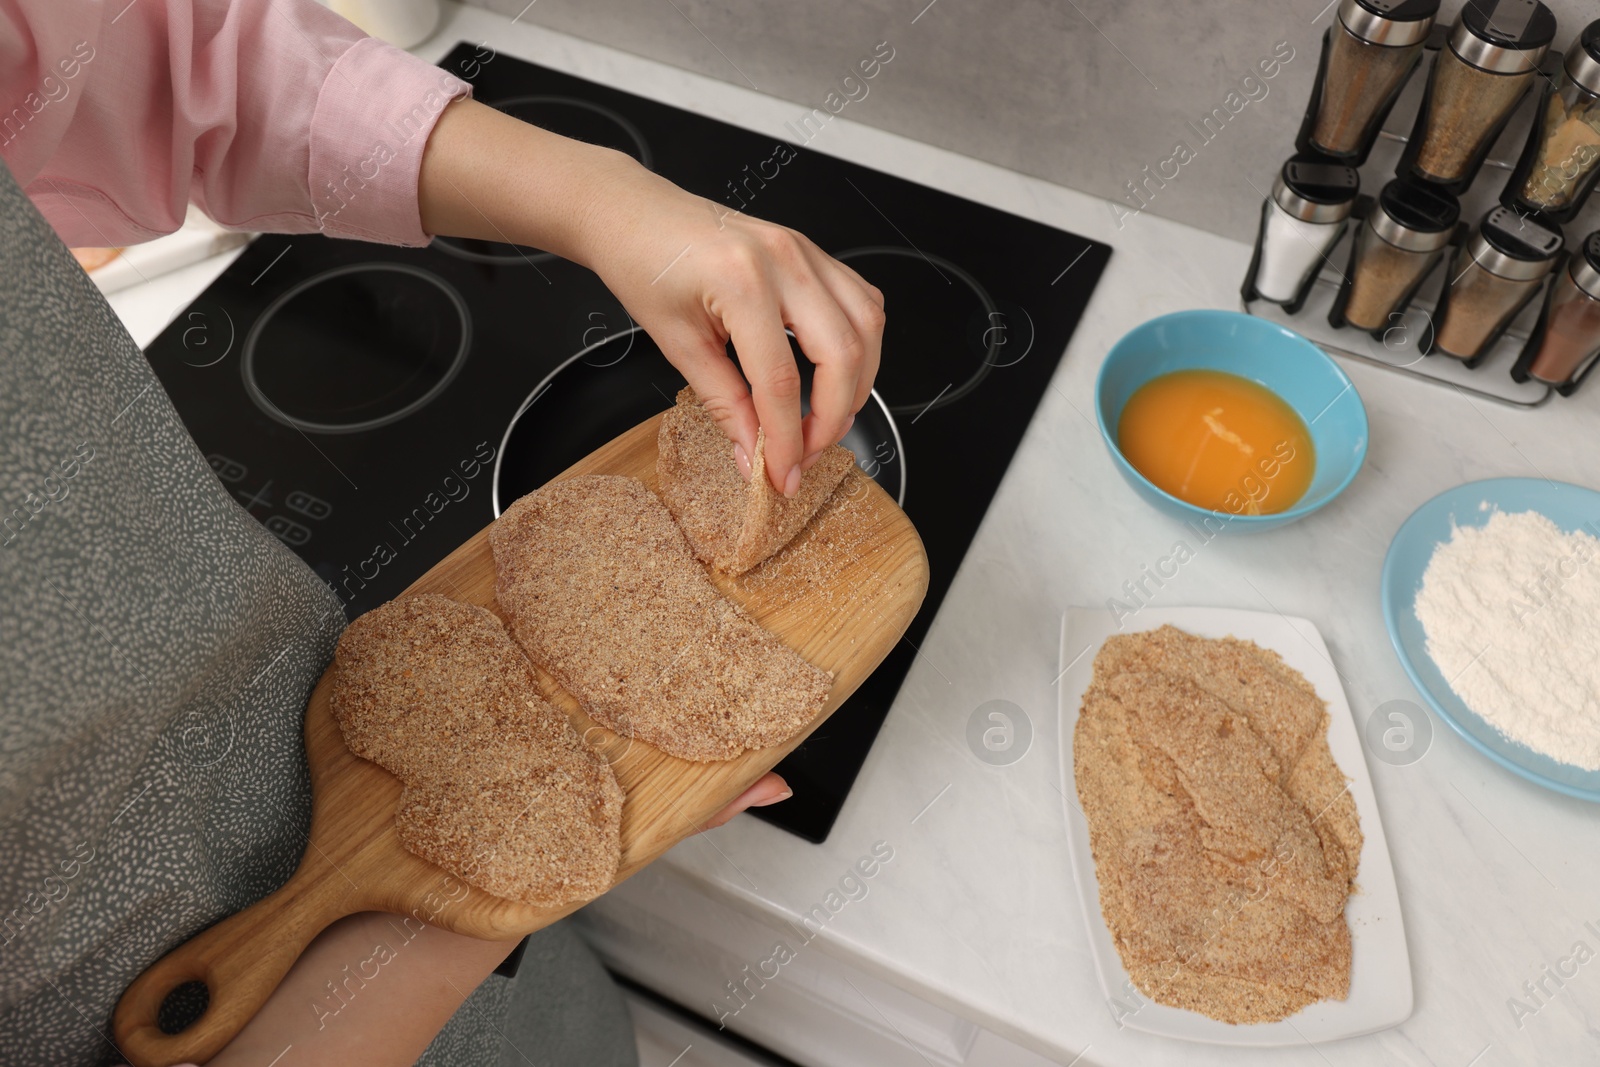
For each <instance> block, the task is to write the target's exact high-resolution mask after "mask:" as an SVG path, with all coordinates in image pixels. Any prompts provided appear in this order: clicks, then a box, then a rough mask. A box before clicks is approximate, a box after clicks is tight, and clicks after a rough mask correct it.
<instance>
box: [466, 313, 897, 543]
mask: <svg viewBox="0 0 1600 1067" xmlns="http://www.w3.org/2000/svg"><path fill="white" fill-rule="evenodd" d="M784 332H785V333H786V334H788V335H789V342H790V344H791V345H795V340H794V331H793V330H785V331H784ZM641 336H642V337H644V338H645V340H646V342H647V347H649V344H648V343H649V338H650V335H649V334H648V333H646V332H645V329H644V327H642V326H634V327H632V328H630V329H627V330H622V331H620V332H618V333H614V334H612V335H611V336H610V337H607V338H604V339H602V340H600V341H596V342H595V343H594V344H591V345H588V346H586V347H584V348H581V349H579V350H578V351H577V352H575V353H573V354H572V355H571V356H569V357H567V358H566V359H564V360H562V361H561V364H560V365H559V366H557V367H556V368H555V369H554V370H552V371H551V372H550V373H549V374H547V375H545V376H544V378H543V379H542V380H541V381H540V382H539V384H538V385H536V386H534V388H533V391H532V392H530V393H529V394H528V397H527V399H526V400H524V401H523V402H522V403H521V404H519V405H518V406H517V411H516V414H514V415H512V416H511V421H510V422H508V423H507V424H506V430H505V433H504V434H502V435H501V436H500V447H499V449H498V450H496V452H495V457H494V470H493V472H492V478H493V480H492V481H491V482H490V484H489V503H490V507H491V508H492V509H493V511H494V518H497V519H498V518H499V517H500V513H501V511H502V510H503V507H502V504H501V501H500V486H501V468H502V466H503V464H504V463H505V458H506V456H507V455H508V454H509V453H510V450H511V439H512V437H513V435H515V434H516V432H517V427H518V425H519V424H520V423H521V421H522V417H523V416H524V415H526V414H527V413H528V410H529V409H530V408H532V407H533V405H534V404H535V403H537V402H538V400H539V398H540V397H542V396H544V395H545V393H546V392H547V391H548V390H549V389H550V386H551V384H552V383H554V382H555V381H556V380H557V379H558V378H559V377H560V376H561V374H562V372H563V371H566V370H567V369H568V368H571V367H573V366H574V365H575V364H580V363H581V364H582V365H583V366H584V367H585V368H587V369H588V370H590V371H598V370H605V369H607V368H611V367H614V366H616V365H617V364H619V363H621V362H622V359H623V357H625V356H627V355H628V354H629V353H631V352H632V351H633V349H634V347H635V342H636V341H637V340H638V339H639V338H640V337H641ZM623 338H627V339H628V345H627V348H625V349H624V350H623V355H622V356H619V357H616V358H614V359H610V360H606V361H604V362H598V363H597V362H592V361H591V360H590V359H589V357H590V356H591V355H592V354H594V353H595V352H596V351H598V350H599V349H601V348H604V347H605V346H606V345H609V344H612V343H613V342H616V341H620V340H621V339H623ZM662 358H663V359H664V358H665V357H662ZM680 377H681V375H680ZM658 391H659V387H658ZM662 396H663V397H664V404H663V407H662V408H661V409H659V410H664V409H665V408H666V407H670V406H671V405H672V402H673V397H672V396H669V395H667V394H665V393H663V394H662ZM874 408H875V410H874ZM640 421H643V420H640ZM632 425H637V423H633V424H632ZM874 435H877V436H881V438H882V440H881V442H880V444H878V445H873V446H872V451H871V453H870V454H868V453H866V451H865V449H863V448H862V447H861V443H862V442H864V441H868V440H869V438H870V437H871V436H874ZM852 436H856V437H859V438H860V441H857V442H855V445H856V451H857V460H856V469H858V470H860V471H861V473H863V474H865V475H866V476H867V477H869V478H871V479H872V480H873V481H876V482H878V483H879V484H880V485H883V486H884V489H885V491H887V492H888V493H889V494H890V495H891V496H893V497H894V498H895V503H896V504H898V505H900V506H901V507H904V506H905V502H906V474H907V468H906V459H905V444H904V442H903V441H902V440H901V437H900V426H899V423H897V422H896V421H895V417H894V414H893V413H892V411H891V410H890V408H889V405H888V404H886V403H884V400H883V397H881V396H879V395H878V391H877V390H876V389H874V390H872V392H871V394H870V398H869V401H868V406H867V407H864V408H862V411H861V413H860V414H858V415H857V418H856V422H855V423H854V424H853V425H852V426H851V427H850V431H849V433H847V434H846V435H845V441H844V442H841V443H844V444H846V446H847V447H849V443H850V439H851V437H852ZM576 458H577V459H581V458H582V457H581V456H580V457H576ZM864 459H865V460H867V461H870V462H871V463H872V464H873V469H872V470H870V471H869V470H868V469H867V468H866V467H863V466H862V465H861V464H862V462H863V460H864ZM574 462H576V459H575V460H574ZM889 468H894V471H893V473H894V480H893V481H892V482H888V483H885V481H884V480H883V479H880V478H879V477H878V471H879V470H888V469H889ZM506 503H510V501H507V502H506Z"/></svg>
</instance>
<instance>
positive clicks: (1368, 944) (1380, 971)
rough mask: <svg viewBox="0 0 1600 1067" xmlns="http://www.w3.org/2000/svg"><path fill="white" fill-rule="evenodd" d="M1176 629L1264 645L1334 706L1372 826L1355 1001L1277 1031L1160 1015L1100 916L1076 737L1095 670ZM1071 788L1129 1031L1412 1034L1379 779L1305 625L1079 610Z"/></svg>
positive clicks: (1073, 816) (1098, 953)
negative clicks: (1104, 652) (1145, 639)
mask: <svg viewBox="0 0 1600 1067" xmlns="http://www.w3.org/2000/svg"><path fill="white" fill-rule="evenodd" d="M1168 623H1170V624H1171V625H1173V626H1176V627H1177V628H1179V629H1180V630H1186V631H1188V632H1189V633H1191V634H1195V635H1197V636H1199V637H1237V638H1241V639H1243V640H1246V641H1254V642H1255V643H1256V644H1257V645H1260V646H1261V647H1262V648H1270V649H1271V650H1272V651H1274V652H1276V653H1278V655H1280V656H1282V657H1283V659H1284V662H1285V663H1287V664H1288V665H1289V666H1291V667H1293V668H1294V669H1295V670H1297V671H1299V672H1300V673H1301V674H1303V675H1305V677H1306V680H1307V681H1309V682H1310V683H1311V684H1312V685H1314V686H1315V687H1316V690H1317V695H1318V696H1320V697H1321V698H1322V699H1323V700H1326V701H1327V702H1328V716H1329V722H1328V747H1329V749H1331V750H1332V752H1333V758H1334V762H1336V763H1338V765H1339V769H1340V770H1341V771H1343V772H1344V774H1345V776H1346V777H1347V778H1349V779H1351V782H1350V795H1351V796H1352V797H1354V798H1355V802H1356V810H1357V812H1358V813H1359V814H1360V816H1361V832H1362V834H1363V835H1364V841H1363V844H1362V847H1361V866H1360V869H1359V871H1358V872H1357V874H1356V887H1357V888H1356V891H1355V893H1354V894H1352V896H1351V897H1350V901H1349V903H1348V904H1347V905H1345V918H1346V920H1347V921H1348V922H1349V923H1350V938H1351V952H1352V958H1351V965H1350V995H1349V997H1348V998H1347V999H1345V1000H1342V1001H1334V1000H1324V1001H1319V1002H1318V1003H1316V1004H1312V1005H1309V1006H1308V1007H1305V1008H1302V1009H1301V1010H1300V1011H1298V1012H1296V1013H1295V1014H1294V1015H1291V1016H1289V1017H1288V1018H1287V1019H1283V1020H1281V1021H1279V1022H1275V1023H1256V1024H1248V1025H1233V1024H1230V1023H1223V1022H1218V1021H1216V1020H1215V1019H1209V1018H1207V1017H1205V1016H1204V1015H1201V1014H1199V1013H1198V1012H1192V1011H1186V1010H1184V1009H1182V1008H1170V1007H1167V1006H1166V1005H1164V1004H1157V1003H1155V1002H1153V1001H1151V1000H1150V999H1149V998H1147V997H1145V996H1144V995H1143V994H1141V993H1139V992H1138V991H1137V989H1136V988H1135V987H1134V986H1133V983H1132V980H1131V979H1130V978H1129V977H1128V972H1127V971H1126V970H1124V969H1123V966H1122V960H1121V958H1120V957H1119V956H1118V954H1117V949H1116V945H1115V944H1114V943H1113V942H1112V940H1111V931H1110V930H1109V929H1107V927H1106V923H1105V918H1104V917H1103V916H1102V915H1101V912H1100V884H1099V882H1097V881H1096V880H1095V875H1094V856H1093V855H1092V854H1091V853H1090V851H1089V826H1088V823H1087V822H1086V821H1085V820H1084V816H1083V811H1082V809H1081V808H1079V806H1078V793H1077V787H1076V784H1075V781H1074V778H1073V763H1072V735H1073V728H1074V727H1075V726H1076V725H1077V722H1078V709H1079V707H1080V706H1081V704H1082V701H1083V694H1084V691H1085V690H1087V689H1088V688H1089V680H1090V678H1091V677H1092V676H1093V674H1094V659H1095V656H1096V655H1097V654H1098V653H1099V651H1100V646H1101V644H1102V643H1103V642H1104V641H1105V639H1106V638H1107V637H1109V636H1111V635H1112V634H1115V633H1119V632H1121V633H1136V632H1142V631H1145V630H1154V629H1158V628H1159V627H1161V626H1163V625H1165V624H1168ZM1061 667H1062V670H1063V673H1062V675H1061V682H1060V684H1061V781H1062V784H1063V794H1064V795H1065V796H1066V799H1067V804H1066V807H1067V813H1066V814H1067V847H1068V849H1069V851H1070V852H1071V854H1072V872H1073V875H1074V880H1075V881H1076V882H1077V883H1078V900H1079V903H1080V904H1082V905H1083V920H1084V922H1085V923H1086V924H1087V926H1088V930H1089V947H1090V949H1091V951H1092V952H1093V955H1094V963H1095V970H1096V971H1098V972H1099V975H1100V987H1101V989H1102V990H1103V991H1104V992H1105V996H1106V1002H1107V1005H1108V1007H1109V1008H1110V1010H1111V1012H1112V1015H1113V1016H1114V1017H1115V1018H1116V1019H1117V1022H1118V1026H1119V1027H1121V1026H1126V1027H1129V1028H1131V1029H1134V1030H1143V1031H1145V1032H1146V1033H1152V1034H1160V1035H1162V1036H1164V1037H1176V1038H1181V1039H1183V1040H1185V1041H1202V1042H1206V1043H1208V1044H1215V1045H1261V1046H1269V1045H1302V1044H1307V1043H1313V1042H1318V1041H1334V1040H1337V1039H1339V1038H1345V1037H1355V1036H1356V1035H1358V1034H1370V1033H1372V1032H1373V1031H1375V1030H1384V1029H1387V1028H1388V1027H1391V1026H1396V1025H1398V1024H1400V1023H1402V1022H1404V1021H1405V1020H1406V1019H1407V1018H1409V1017H1410V1015H1411V1003H1412V995H1411V959H1410V955H1409V954H1408V953H1407V951H1406V934H1405V927H1404V925H1403V924H1402V922H1401V918H1400V897H1399V894H1398V893H1397V891H1396V889H1395V884H1394V868H1393V866H1391V865H1390V863H1389V845H1388V842H1387V841H1386V840H1385V839H1384V836H1383V823H1382V821H1381V820H1380V819H1379V818H1378V803H1377V800H1376V798H1375V797H1374V796H1373V795H1372V779H1371V778H1370V777H1369V776H1368V774H1367V761H1366V758H1365V755H1364V753H1363V752H1362V751H1361V738H1360V735H1359V734H1358V733H1357V730H1356V724H1355V722H1354V720H1353V719H1352V718H1351V717H1350V704H1349V701H1347V700H1346V699H1345V695H1344V689H1343V687H1342V686H1340V684H1339V675H1338V672H1337V671H1335V670H1334V667H1333V660H1332V658H1331V657H1329V655H1328V646H1327V645H1326V644H1324V643H1323V640H1322V635H1321V634H1320V633H1318V632H1317V628H1316V627H1315V626H1313V625H1312V624H1311V623H1310V622H1309V621H1308V620H1306V619H1292V618H1289V617H1287V616H1283V615H1277V614H1269V613H1266V612H1259V611H1238V610H1234V609H1229V608H1165V609H1161V608H1145V609H1143V610H1141V611H1140V612H1139V613H1138V615H1137V616H1135V617H1134V618H1131V619H1124V620H1123V624H1122V627H1121V629H1120V630H1119V629H1118V626H1117V624H1116V622H1115V620H1113V618H1112V616H1111V613H1110V612H1109V611H1108V610H1107V609H1105V608H1068V609H1067V612H1066V615H1065V616H1064V617H1063V619H1062V620H1061Z"/></svg>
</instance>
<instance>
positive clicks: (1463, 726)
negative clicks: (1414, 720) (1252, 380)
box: [1383, 478, 1600, 801]
mask: <svg viewBox="0 0 1600 1067" xmlns="http://www.w3.org/2000/svg"><path fill="white" fill-rule="evenodd" d="M1484 504H1487V505H1488V507H1484V506H1483V505H1484ZM1495 511H1507V512H1516V511H1537V512H1539V513H1541V514H1542V515H1544V516H1546V517H1547V518H1549V519H1550V521H1551V522H1553V523H1555V524H1556V525H1557V526H1559V527H1561V529H1563V530H1565V531H1567V532H1568V533H1571V532H1572V531H1574V530H1577V529H1580V528H1583V527H1587V529H1586V530H1585V532H1586V533H1589V534H1591V535H1592V534H1593V533H1594V531H1595V530H1596V529H1600V493H1597V492H1595V491H1594V490H1592V489H1585V488H1583V487H1582V486H1577V485H1568V484H1566V483H1565V482H1547V481H1544V480H1543V479H1540V478H1490V479H1488V480H1486V481H1481V482H1468V483H1467V484H1465V485H1458V486H1456V487H1455V488H1454V489H1451V490H1448V491H1446V492H1443V493H1440V494H1439V495H1438V496H1436V497H1434V498H1433V499H1432V500H1430V501H1428V502H1427V503H1426V504H1424V505H1422V506H1421V507H1420V508H1418V509H1417V510H1416V511H1415V512H1413V513H1412V515H1411V517H1410V518H1409V519H1407V520H1406V521H1405V523H1404V524H1403V525H1402V526H1401V527H1400V530H1399V532H1398V533H1396V534H1395V535H1394V540H1393V541H1392V542H1390V544H1389V554H1388V555H1387V556H1386V557H1385V558H1384V561H1383V618H1384V622H1385V623H1387V624H1388V627H1389V639H1390V640H1391V641H1393V642H1394V650H1395V652H1396V653H1397V654H1398V655H1399V656H1400V665H1401V666H1403V667H1404V668H1405V669H1406V673H1407V674H1408V675H1410V676H1411V680H1412V682H1414V683H1415V684H1416V687H1417V689H1418V690H1420V691H1421V693H1422V695H1423V697H1425V698H1426V699H1427V701H1428V704H1429V705H1430V706H1431V707H1432V708H1433V710H1434V711H1436V712H1438V713H1439V717H1440V718H1442V719H1444V721H1445V722H1447V723H1449V724H1450V726H1451V727H1452V728H1453V729H1454V730H1455V731H1456V733H1458V734H1460V735H1461V736H1462V737H1464V738H1466V739H1467V743H1468V744H1470V745H1471V746H1472V747H1473V748H1475V749H1477V750H1478V751H1479V752H1482V753H1483V754H1484V755H1486V756H1488V757H1489V758H1490V759H1492V760H1494V761H1495V762H1496V763H1498V764H1500V766H1502V767H1505V768H1506V769H1508V770H1510V771H1512V772H1514V773H1516V774H1520V775H1522V777H1524V778H1526V779H1528V781H1530V782H1537V783H1538V784H1540V785H1542V786H1544V787H1545V788H1547V789H1554V790H1555V791H1556V792H1558V793H1566V794H1567V795H1568V796H1574V797H1580V798H1582V799H1584V800H1595V801H1600V771H1585V770H1582V769H1580V768H1578V767H1574V766H1573V765H1572V764H1570V763H1560V762H1557V761H1556V760H1553V759H1551V758H1550V757H1549V756H1545V755H1542V754H1540V753H1538V752H1535V751H1534V750H1533V749H1531V748H1529V747H1528V746H1526V745H1522V744H1518V743H1517V742H1515V741H1511V740H1509V739H1507V738H1506V737H1505V735H1503V734H1501V733H1500V731H1499V730H1496V729H1495V728H1494V727H1493V726H1491V725H1489V724H1488V723H1487V722H1485V721H1484V720H1483V719H1482V717H1480V716H1479V715H1477V714H1476V713H1475V712H1473V711H1472V710H1471V709H1470V708H1468V707H1467V706H1466V704H1464V703H1463V702H1462V700H1461V698H1460V697H1458V696H1456V694H1455V691H1454V690H1453V689H1451V688H1450V683H1449V682H1448V681H1447V680H1446V679H1445V677H1444V675H1443V674H1441V673H1440V671H1439V668H1438V666H1437V665H1436V664H1435V663H1434V662H1433V659H1432V658H1431V657H1430V656H1429V655H1428V643H1427V639H1426V638H1425V637H1424V636H1423V633H1422V624H1421V623H1420V622H1418V621H1417V613H1416V601H1417V593H1418V592H1419V591H1421V589H1422V575H1423V572H1424V571H1426V570H1427V569H1428V561H1429V560H1430V559H1431V558H1433V550H1434V547H1435V546H1436V545H1438V544H1439V543H1441V542H1443V541H1448V540H1449V539H1450V531H1451V529H1452V528H1453V527H1454V526H1482V525H1483V524H1484V523H1486V522H1488V521H1489V516H1490V515H1491V514H1493V512H1495Z"/></svg>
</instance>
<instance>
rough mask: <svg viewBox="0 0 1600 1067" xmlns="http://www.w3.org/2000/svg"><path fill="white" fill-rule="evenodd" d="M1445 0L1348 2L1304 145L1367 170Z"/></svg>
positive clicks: (1333, 33) (1328, 44) (1326, 45)
mask: <svg viewBox="0 0 1600 1067" xmlns="http://www.w3.org/2000/svg"><path fill="white" fill-rule="evenodd" d="M1438 11H1439V0H1340V3H1339V10H1338V14H1337V17H1336V19H1335V21H1334V24H1333V26H1332V27H1330V28H1329V29H1328V31H1327V32H1326V33H1324V34H1323V38H1322V59H1321V61H1320V64H1319V65H1318V67H1317V78H1316V81H1315V82H1314V83H1313V86H1312V90H1311V101H1310V104H1309V105H1308V106H1307V108H1306V117H1305V121H1304V122H1303V123H1302V124H1301V128H1300V135H1299V137H1298V138H1297V142H1296V144H1297V147H1298V148H1299V150H1300V151H1301V152H1309V151H1315V152H1319V153H1321V154H1322V155H1325V156H1332V157H1333V158H1335V159H1338V160H1340V161H1341V162H1346V163H1349V164H1351V165H1352V166H1357V167H1359V166H1360V165H1361V164H1362V163H1364V162H1366V158H1367V153H1368V152H1370V151H1371V150H1372V143H1373V141H1375V140H1376V139H1377V136H1378V128H1379V127H1380V126H1381V125H1382V124H1383V120H1384V118H1385V117H1386V116H1387V115H1388V114H1389V109H1390V107H1392V106H1393V105H1394V101H1395V98H1396V97H1397V96H1399V95H1400V90H1401V88H1402V87H1403V86H1404V85H1405V83H1406V79H1407V78H1408V77H1410V75H1411V71H1412V70H1413V69H1414V68H1415V67H1416V65H1417V60H1418V59H1419V58H1421V56H1422V45H1423V42H1424V41H1426V40H1427V38H1428V33H1429V31H1430V30H1432V29H1433V19H1434V16H1435V15H1436V14H1437V13H1438Z"/></svg>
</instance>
